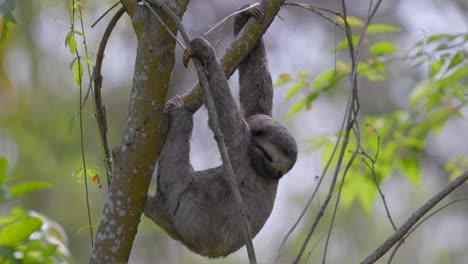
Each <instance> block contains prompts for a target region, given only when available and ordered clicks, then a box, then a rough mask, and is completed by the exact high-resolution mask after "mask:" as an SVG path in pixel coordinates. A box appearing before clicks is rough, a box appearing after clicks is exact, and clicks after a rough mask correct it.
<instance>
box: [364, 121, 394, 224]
mask: <svg viewBox="0 0 468 264" xmlns="http://www.w3.org/2000/svg"><path fill="white" fill-rule="evenodd" d="M367 126H368V127H371V126H370V125H367ZM372 129H373V130H374V132H375V133H376V134H377V151H376V153H375V156H374V157H373V158H372V157H371V156H369V154H367V153H366V152H365V151H364V150H363V151H362V153H361V154H362V155H364V156H365V157H366V158H367V159H369V160H370V164H369V162H367V161H366V160H365V159H364V158H363V159H362V162H364V164H365V165H366V166H367V168H369V170H370V171H371V173H372V179H373V180H374V184H375V186H376V187H377V190H378V191H379V195H380V198H381V199H382V203H383V205H384V208H385V212H386V213H387V218H388V220H389V221H390V224H391V225H392V227H393V230H394V231H396V230H397V227H396V225H395V222H394V221H393V218H392V215H391V214H390V209H389V208H388V204H387V200H386V199H385V195H384V193H383V192H382V189H380V185H379V182H378V181H377V175H376V174H375V164H376V163H377V159H378V158H379V152H380V135H379V133H378V132H377V130H376V129H375V128H374V127H372Z"/></svg>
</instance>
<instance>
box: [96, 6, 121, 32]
mask: <svg viewBox="0 0 468 264" xmlns="http://www.w3.org/2000/svg"><path fill="white" fill-rule="evenodd" d="M118 4H120V1H118V2H117V3H115V4H113V5H112V6H111V7H109V9H107V10H106V11H105V12H104V14H102V15H101V16H100V17H98V19H96V21H94V23H93V24H92V25H91V28H93V27H94V26H96V24H97V23H99V21H101V19H103V18H104V17H105V16H106V15H107V14H109V12H110V11H112V9H114V8H115V7H116V6H117V5H118Z"/></svg>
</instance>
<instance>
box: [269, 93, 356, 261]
mask: <svg viewBox="0 0 468 264" xmlns="http://www.w3.org/2000/svg"><path fill="white" fill-rule="evenodd" d="M350 102H351V97H350V98H349V99H348V103H347V104H346V111H345V114H344V117H343V121H342V122H341V127H340V130H339V135H342V133H343V131H344V126H345V124H346V117H347V116H348V114H347V112H348V110H349V104H350ZM340 139H341V137H339V138H338V140H337V141H336V143H335V146H334V147H333V151H332V153H331V155H330V158H329V159H328V161H327V164H326V165H325V168H324V169H323V171H322V175H321V176H320V179H319V181H318V183H317V185H316V186H315V188H314V191H313V192H312V195H311V196H310V198H309V200H308V201H307V203H306V205H305V207H304V209H303V210H302V212H301V214H300V215H299V217H298V218H297V220H296V222H294V224H293V226H292V227H291V228H290V229H289V231H288V233H287V234H286V235H285V236H284V238H283V241H282V242H281V245H280V247H279V249H278V255H277V257H276V260H275V263H276V264H278V263H280V260H281V257H282V255H283V252H284V247H285V246H286V242H287V240H288V239H289V237H290V236H291V234H292V233H293V231H294V230H295V229H296V227H297V225H298V224H299V223H300V222H301V220H302V218H303V217H304V215H305V213H306V212H307V210H309V208H310V205H311V204H312V201H313V200H314V198H315V195H316V194H317V192H318V189H319V188H320V186H321V184H322V181H323V179H324V178H325V175H326V174H327V172H328V168H329V167H330V164H331V162H332V160H333V158H334V157H335V154H336V150H337V149H338V146H339V145H340Z"/></svg>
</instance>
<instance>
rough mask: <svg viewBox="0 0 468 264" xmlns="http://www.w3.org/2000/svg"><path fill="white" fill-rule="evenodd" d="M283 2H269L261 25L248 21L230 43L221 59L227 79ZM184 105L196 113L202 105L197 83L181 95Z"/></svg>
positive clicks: (274, 0) (277, 0)
mask: <svg viewBox="0 0 468 264" xmlns="http://www.w3.org/2000/svg"><path fill="white" fill-rule="evenodd" d="M283 3H284V0H269V4H268V8H267V10H266V12H265V18H264V20H263V23H258V22H257V21H253V20H254V19H251V20H249V21H248V22H247V23H246V24H245V26H244V28H243V30H242V31H241V33H240V34H239V35H238V36H237V37H236V39H235V40H234V41H233V42H232V43H231V45H230V47H228V49H227V50H226V52H225V54H224V56H223V57H222V58H221V63H222V66H223V70H224V73H225V75H226V77H227V78H229V77H230V76H231V75H232V74H233V73H234V71H235V70H236V69H237V66H238V65H239V63H240V61H241V60H242V59H244V57H245V56H247V54H249V52H250V51H251V50H252V49H253V48H254V47H255V45H256V43H257V42H258V40H259V39H260V38H261V37H262V35H263V34H264V33H265V31H266V30H267V29H268V27H269V26H270V24H271V22H272V21H273V19H274V18H275V17H276V15H277V14H278V12H279V10H280V8H281V6H282V5H283ZM182 99H183V101H184V103H185V105H186V106H187V107H188V108H189V109H190V110H191V111H193V112H196V111H197V110H198V109H199V108H200V107H201V106H202V105H203V91H202V90H201V87H200V86H199V84H198V82H197V83H195V84H194V85H193V86H192V89H190V91H188V92H187V93H185V94H184V95H183V98H182Z"/></svg>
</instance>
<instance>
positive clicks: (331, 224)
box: [322, 111, 360, 264]
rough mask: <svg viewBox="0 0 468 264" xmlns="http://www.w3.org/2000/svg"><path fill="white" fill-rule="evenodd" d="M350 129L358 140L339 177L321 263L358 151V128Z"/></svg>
mask: <svg viewBox="0 0 468 264" xmlns="http://www.w3.org/2000/svg"><path fill="white" fill-rule="evenodd" d="M355 114H357V111H356V113H355ZM354 118H355V117H354ZM352 123H353V124H352V126H353V127H354V126H355V123H356V120H354V121H352ZM352 130H353V132H354V134H355V137H356V141H358V144H357V148H356V149H355V150H354V151H353V154H352V156H351V158H350V159H349V161H348V162H347V164H346V168H345V170H344V172H343V176H342V177H341V183H340V188H339V190H338V194H337V197H336V202H335V207H334V208H333V216H332V219H331V221H330V227H329V228H328V233H327V239H326V240H325V246H324V249H323V257H322V264H325V261H326V258H327V252H328V244H329V242H330V237H331V233H332V231H333V226H334V224H335V219H336V216H337V214H338V206H339V205H340V198H341V193H342V192H343V186H344V183H345V180H346V176H347V175H348V171H349V169H351V165H352V164H353V162H354V159H355V158H356V156H357V155H358V151H359V145H360V143H359V141H360V135H359V130H357V129H352Z"/></svg>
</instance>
